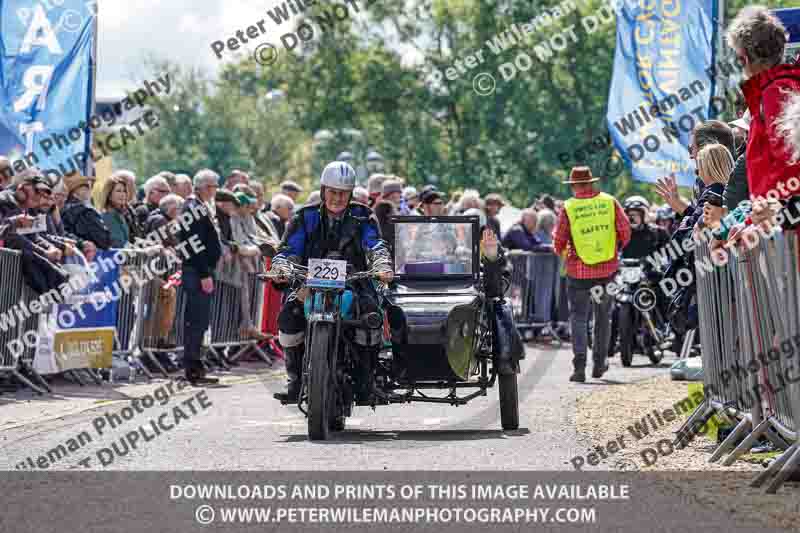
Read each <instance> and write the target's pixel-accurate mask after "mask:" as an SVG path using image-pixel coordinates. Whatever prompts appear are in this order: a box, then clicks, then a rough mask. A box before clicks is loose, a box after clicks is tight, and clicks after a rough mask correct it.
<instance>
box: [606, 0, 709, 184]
mask: <svg viewBox="0 0 800 533" xmlns="http://www.w3.org/2000/svg"><path fill="white" fill-rule="evenodd" d="M616 4H617V5H618V6H619V7H618V9H617V48H616V55H615V57H614V74H613V79H612V82H611V89H610V92H609V97H608V114H607V116H606V120H607V123H608V129H609V132H610V133H611V137H612V139H613V141H614V145H615V146H616V148H617V150H618V151H619V152H620V153H621V154H622V157H623V159H624V160H625V163H626V165H627V166H628V168H630V169H631V173H632V174H633V177H634V179H636V180H640V181H648V182H653V181H656V180H657V179H658V178H661V177H664V176H666V175H669V174H675V176H676V178H677V179H678V183H679V184H680V185H684V186H691V185H692V184H694V181H695V174H694V165H693V163H692V162H691V159H690V157H689V151H688V146H689V139H690V133H691V131H692V129H693V128H694V126H695V125H696V124H698V123H699V122H702V121H705V120H708V118H709V116H712V115H711V113H715V112H716V113H719V112H721V110H720V109H719V107H720V106H724V105H725V104H724V103H721V102H720V103H719V105H717V106H716V107H715V108H714V109H712V106H711V103H712V102H711V97H712V95H713V94H714V90H715V87H714V84H713V79H712V76H711V75H712V74H713V71H712V70H710V67H711V66H712V65H715V64H716V62H717V59H716V56H715V51H714V49H715V45H714V43H715V41H716V39H717V34H716V31H717V26H716V21H717V20H718V18H717V2H716V1H713V2H712V1H709V0H653V1H651V2H638V1H633V0H625V1H623V0H618V1H617V2H616Z"/></svg>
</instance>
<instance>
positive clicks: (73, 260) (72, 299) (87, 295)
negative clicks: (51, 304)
mask: <svg viewBox="0 0 800 533" xmlns="http://www.w3.org/2000/svg"><path fill="white" fill-rule="evenodd" d="M116 254H117V250H97V256H96V257H95V258H94V261H93V265H92V266H89V267H85V266H84V265H83V264H82V263H81V262H80V260H79V259H78V258H77V257H74V256H69V257H66V258H65V259H64V267H65V268H66V269H67V270H69V271H70V272H75V273H76V275H78V276H81V277H82V279H83V281H84V283H83V284H82V286H81V287H80V289H78V290H76V291H75V292H73V293H72V294H71V295H70V296H69V298H68V299H67V303H63V304H58V312H57V314H56V316H57V322H56V324H57V326H58V328H59V329H60V330H66V329H81V328H115V327H116V325H117V307H118V305H119V299H120V297H121V296H122V294H123V290H122V288H121V286H120V284H119V277H120V268H119V265H118V264H117V263H116V262H115V261H114V257H115V255H116ZM89 271H91V272H92V273H93V274H94V275H90V274H89Z"/></svg>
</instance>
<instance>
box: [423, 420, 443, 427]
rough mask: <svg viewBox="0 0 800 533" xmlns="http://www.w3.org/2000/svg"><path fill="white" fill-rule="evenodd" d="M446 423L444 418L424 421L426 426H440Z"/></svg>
mask: <svg viewBox="0 0 800 533" xmlns="http://www.w3.org/2000/svg"><path fill="white" fill-rule="evenodd" d="M444 421H445V419H444V418H426V419H424V420H423V421H422V425H424V426H440V425H442V423H443V422H444Z"/></svg>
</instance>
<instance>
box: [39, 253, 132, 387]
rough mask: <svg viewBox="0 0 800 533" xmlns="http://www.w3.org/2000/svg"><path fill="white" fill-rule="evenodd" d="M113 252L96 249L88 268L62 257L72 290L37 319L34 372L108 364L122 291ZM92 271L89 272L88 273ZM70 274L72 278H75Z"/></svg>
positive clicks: (75, 259) (106, 366)
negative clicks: (95, 255) (51, 309)
mask: <svg viewBox="0 0 800 533" xmlns="http://www.w3.org/2000/svg"><path fill="white" fill-rule="evenodd" d="M114 254H115V250H98V251H97V257H96V258H95V262H94V265H93V266H94V267H96V268H91V267H90V266H89V265H85V264H83V263H82V262H81V261H79V260H78V258H76V257H67V258H66V260H65V263H64V268H65V269H66V270H68V271H69V272H70V286H72V287H73V289H74V290H73V292H72V293H71V294H70V295H69V296H68V297H67V300H66V303H63V304H56V306H55V309H54V310H53V311H52V312H48V313H46V314H44V315H42V316H41V317H40V320H39V331H38V335H37V344H36V355H35V357H34V361H33V365H34V368H35V369H36V371H37V372H39V373H40V374H55V373H59V372H64V371H65V370H70V369H73V368H110V367H111V356H112V353H113V350H114V337H115V333H116V325H117V307H118V305H119V298H120V297H121V296H122V294H123V290H122V288H121V286H120V281H119V277H120V267H119V265H118V264H116V263H115V262H114V259H113V258H114ZM90 269H91V272H94V275H93V276H92V275H90ZM72 276H76V278H75V279H73V278H72Z"/></svg>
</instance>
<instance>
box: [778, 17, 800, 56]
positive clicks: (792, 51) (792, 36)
mask: <svg viewBox="0 0 800 533" xmlns="http://www.w3.org/2000/svg"><path fill="white" fill-rule="evenodd" d="M773 13H775V15H776V16H777V17H778V19H780V21H781V22H783V25H784V26H786V31H787V33H788V34H789V42H788V43H786V55H785V61H786V62H787V63H792V62H794V61H796V60H798V58H800V8H796V7H787V8H786V9H775V10H774V11H773Z"/></svg>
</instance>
